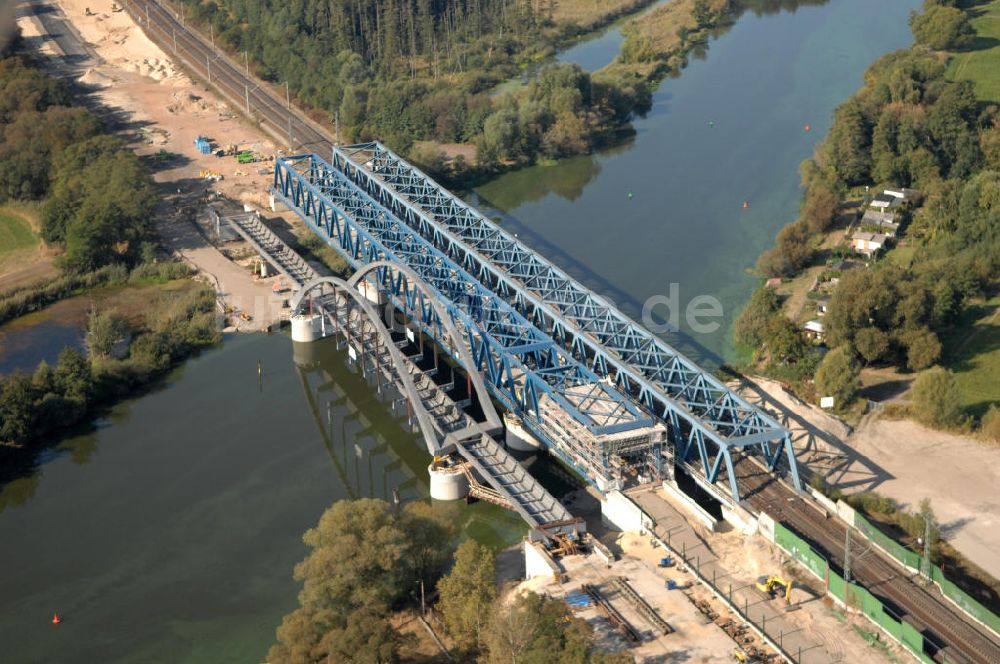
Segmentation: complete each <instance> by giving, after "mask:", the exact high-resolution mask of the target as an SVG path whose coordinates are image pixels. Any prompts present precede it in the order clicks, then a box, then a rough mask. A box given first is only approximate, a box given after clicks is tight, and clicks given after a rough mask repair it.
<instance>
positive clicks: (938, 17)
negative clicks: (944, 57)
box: [910, 5, 976, 51]
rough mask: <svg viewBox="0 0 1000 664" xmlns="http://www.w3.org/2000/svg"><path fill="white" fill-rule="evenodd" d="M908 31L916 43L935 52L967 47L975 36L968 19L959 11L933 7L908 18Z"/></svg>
mask: <svg viewBox="0 0 1000 664" xmlns="http://www.w3.org/2000/svg"><path fill="white" fill-rule="evenodd" d="M910 29H911V30H912V31H913V37H914V38H915V39H916V40H917V43H918V44H920V45H922V46H926V47H928V48H931V49H933V50H935V51H949V50H955V49H959V48H962V47H964V46H967V45H968V44H969V43H970V42H971V41H972V40H973V39H974V38H975V36H976V32H975V30H973V29H972V26H971V25H970V24H969V17H968V16H967V15H966V13H965V12H964V11H962V10H961V9H957V8H955V7H944V6H941V5H934V6H932V7H928V8H927V10H926V11H924V12H921V13H919V14H917V13H914V14H912V15H911V16H910Z"/></svg>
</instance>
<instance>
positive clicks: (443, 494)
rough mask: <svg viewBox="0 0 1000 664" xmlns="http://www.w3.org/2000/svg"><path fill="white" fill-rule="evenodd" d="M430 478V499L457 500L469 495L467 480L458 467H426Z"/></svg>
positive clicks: (433, 465) (432, 465)
mask: <svg viewBox="0 0 1000 664" xmlns="http://www.w3.org/2000/svg"><path fill="white" fill-rule="evenodd" d="M427 472H428V473H430V476H431V498H433V499H434V500H459V499H461V498H465V496H466V494H468V493H469V480H468V478H467V477H466V476H465V473H464V472H463V471H462V469H461V468H459V467H458V466H439V465H436V464H433V463H432V464H431V465H429V466H427Z"/></svg>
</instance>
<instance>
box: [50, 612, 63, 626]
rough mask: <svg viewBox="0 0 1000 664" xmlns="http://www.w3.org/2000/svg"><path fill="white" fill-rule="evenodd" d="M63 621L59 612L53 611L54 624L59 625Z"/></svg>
mask: <svg viewBox="0 0 1000 664" xmlns="http://www.w3.org/2000/svg"><path fill="white" fill-rule="evenodd" d="M61 622H62V618H60V617H59V614H58V613H53V614H52V624H53V625H58V624H59V623H61Z"/></svg>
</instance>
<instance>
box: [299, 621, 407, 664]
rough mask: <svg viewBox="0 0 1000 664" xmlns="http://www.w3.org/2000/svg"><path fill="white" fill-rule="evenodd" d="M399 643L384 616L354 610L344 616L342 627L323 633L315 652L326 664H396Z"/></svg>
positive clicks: (396, 635)
mask: <svg viewBox="0 0 1000 664" xmlns="http://www.w3.org/2000/svg"><path fill="white" fill-rule="evenodd" d="M402 642H403V639H402V637H401V636H400V634H399V633H398V632H397V631H396V630H395V629H393V627H392V625H391V624H390V623H389V621H388V620H386V618H385V616H383V615H381V614H380V613H378V612H377V611H373V610H372V609H358V610H357V611H355V612H353V613H352V614H351V615H349V616H348V617H347V623H346V624H345V625H344V626H343V627H342V628H335V629H332V630H330V631H329V632H327V633H326V635H325V636H324V637H323V638H322V639H321V640H320V642H319V650H320V652H322V653H323V655H324V657H325V658H326V659H325V661H330V662H344V663H345V664H396V663H397V662H399V647H400V645H401V643H402ZM320 661H323V660H320Z"/></svg>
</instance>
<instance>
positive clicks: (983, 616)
mask: <svg viewBox="0 0 1000 664" xmlns="http://www.w3.org/2000/svg"><path fill="white" fill-rule="evenodd" d="M931 576H932V578H933V579H934V581H935V582H936V583H937V584H938V585H939V586H941V592H942V593H944V596H945V597H947V598H948V599H950V600H951V601H953V602H955V603H956V604H958V605H959V606H960V607H961V608H962V610H963V611H965V612H966V613H968V614H969V615H970V616H972V617H973V618H975V619H976V620H978V621H979V622H981V623H983V624H984V625H986V626H987V627H989V628H990V629H992V630H993V631H994V632H1000V617H997V615H996V614H995V613H993V612H992V611H990V610H989V609H987V608H986V607H985V606H983V605H982V604H980V603H979V602H977V601H976V600H975V599H973V598H972V597H970V596H969V595H968V594H967V593H965V592H964V591H963V590H962V589H961V588H959V587H958V586H956V585H955V584H954V583H952V582H951V581H949V580H948V579H946V578H945V576H944V573H943V572H942V571H941V570H940V569H939V568H937V567H933V568H932V569H931Z"/></svg>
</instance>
